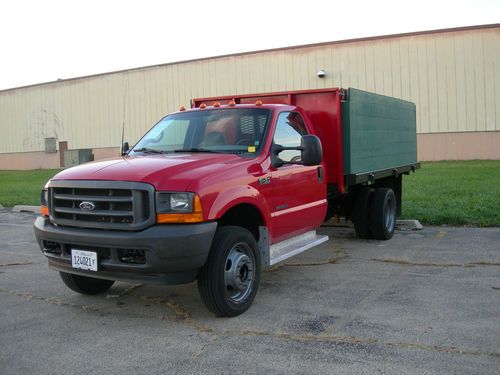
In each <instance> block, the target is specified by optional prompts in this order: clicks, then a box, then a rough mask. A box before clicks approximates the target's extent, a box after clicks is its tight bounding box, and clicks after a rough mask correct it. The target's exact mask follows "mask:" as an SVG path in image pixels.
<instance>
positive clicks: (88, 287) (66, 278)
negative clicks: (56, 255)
mask: <svg viewBox="0 0 500 375" xmlns="http://www.w3.org/2000/svg"><path fill="white" fill-rule="evenodd" d="M59 275H60V276H61V279H62V281H63V282H64V284H66V286H67V287H68V288H70V289H71V290H74V291H75V292H77V293H81V294H100V293H104V292H105V291H106V290H108V289H109V288H111V286H112V285H113V284H114V283H115V282H114V281H113V280H102V279H96V278H93V277H87V276H79V275H73V274H71V273H66V272H59Z"/></svg>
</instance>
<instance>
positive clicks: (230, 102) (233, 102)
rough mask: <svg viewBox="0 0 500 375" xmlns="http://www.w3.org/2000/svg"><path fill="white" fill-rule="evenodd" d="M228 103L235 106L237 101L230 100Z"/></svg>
mask: <svg viewBox="0 0 500 375" xmlns="http://www.w3.org/2000/svg"><path fill="white" fill-rule="evenodd" d="M227 105H229V106H231V107H234V106H235V105H236V102H235V101H234V100H230V101H229V103H227Z"/></svg>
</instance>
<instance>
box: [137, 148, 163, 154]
mask: <svg viewBox="0 0 500 375" xmlns="http://www.w3.org/2000/svg"><path fill="white" fill-rule="evenodd" d="M132 151H134V152H143V153H145V154H166V153H168V152H167V151H163V150H157V149H154V148H147V147H143V148H140V149H138V150H135V149H134V150H132Z"/></svg>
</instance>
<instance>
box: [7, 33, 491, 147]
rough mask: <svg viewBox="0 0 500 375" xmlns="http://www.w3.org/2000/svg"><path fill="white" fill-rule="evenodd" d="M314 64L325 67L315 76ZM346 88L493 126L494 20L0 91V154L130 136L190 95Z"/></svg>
mask: <svg viewBox="0 0 500 375" xmlns="http://www.w3.org/2000/svg"><path fill="white" fill-rule="evenodd" d="M319 69H325V70H326V72H327V75H326V77H325V78H324V79H319V78H318V77H317V75H316V73H317V71H318V70H319ZM339 86H340V87H356V88H359V89H364V90H368V91H374V92H377V93H381V94H386V95H391V96H395V97H400V98H403V99H406V100H410V101H413V102H415V104H416V105H417V130H418V132H419V133H447V132H477V131H500V28H499V27H496V28H486V29H474V30H463V31H453V32H441V33H434V34H422V35H408V36H399V37H394V38H382V39H375V40H362V41H354V42H346V43H332V44H324V45H319V46H305V47H297V48H292V49H284V50H275V51H267V52H259V53H249V54H243V55H233V56H224V57H220V58H212V59H206V60H198V61H190V62H185V63H177V64H169V65H162V66H155V67H149V68H143V69H137V70H131V71H124V72H117V73H110V74H105V75H100V76H95V77H87V78H81V79H75V80H68V81H61V82H55V83H51V84H44V85H38V86H32V87H27V88H20V89H13V90H7V91H3V92H0V134H1V137H0V153H13V152H27V151H42V150H43V148H44V138H46V137H56V138H57V139H58V140H59V141H68V144H69V147H70V148H71V149H75V148H99V147H100V148H103V147H110V146H118V145H119V143H120V139H121V129H122V125H123V122H125V138H126V139H127V140H129V141H130V142H132V143H133V142H135V141H137V140H138V139H139V137H140V136H141V135H142V134H143V133H144V132H145V131H146V130H147V129H149V128H150V127H151V126H152V125H153V124H154V123H155V122H156V121H158V120H159V119H160V118H161V117H162V116H163V115H165V114H167V113H169V112H172V111H176V110H177V109H178V108H179V106H180V105H184V106H186V107H189V105H190V99H191V98H192V97H204V96H211V95H230V94H231V93H238V94H244V93H252V92H269V91H282V90H299V89H311V88H324V87H339Z"/></svg>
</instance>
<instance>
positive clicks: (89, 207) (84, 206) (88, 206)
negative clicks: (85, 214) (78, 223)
mask: <svg viewBox="0 0 500 375" xmlns="http://www.w3.org/2000/svg"><path fill="white" fill-rule="evenodd" d="M78 207H80V210H82V211H94V210H95V204H94V203H92V202H86V201H84V202H82V203H80V205H79V206H78Z"/></svg>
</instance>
